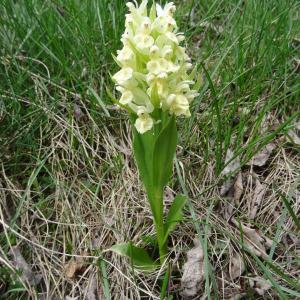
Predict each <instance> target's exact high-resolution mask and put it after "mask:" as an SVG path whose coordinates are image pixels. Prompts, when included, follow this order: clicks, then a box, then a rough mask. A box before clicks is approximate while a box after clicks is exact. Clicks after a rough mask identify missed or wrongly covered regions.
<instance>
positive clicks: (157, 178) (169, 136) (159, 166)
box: [153, 116, 177, 190]
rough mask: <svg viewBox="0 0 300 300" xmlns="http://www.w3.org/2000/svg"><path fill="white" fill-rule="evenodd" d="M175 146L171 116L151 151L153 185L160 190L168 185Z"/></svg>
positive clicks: (174, 126)
mask: <svg viewBox="0 0 300 300" xmlns="http://www.w3.org/2000/svg"><path fill="white" fill-rule="evenodd" d="M176 145H177V128H176V121H175V117H174V116H171V117H169V118H168V121H167V123H166V125H165V127H164V128H163V129H162V130H161V132H160V133H159V135H158V137H157V139H156V141H155V145H154V149H153V185H154V187H155V188H158V189H159V190H162V189H163V188H164V187H165V186H166V185H167V183H168V181H169V179H170V176H171V173H172V169H173V159H174V155H175V151H176Z"/></svg>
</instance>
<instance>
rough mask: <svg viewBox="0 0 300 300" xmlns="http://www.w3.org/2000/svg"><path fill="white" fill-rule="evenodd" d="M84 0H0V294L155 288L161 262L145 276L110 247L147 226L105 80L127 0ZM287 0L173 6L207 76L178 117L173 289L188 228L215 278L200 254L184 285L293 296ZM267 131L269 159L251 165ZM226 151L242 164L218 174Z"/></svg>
mask: <svg viewBox="0 0 300 300" xmlns="http://www.w3.org/2000/svg"><path fill="white" fill-rule="evenodd" d="M58 2H59V1H58ZM91 2H92V4H93V5H91V6H88V7H86V5H85V4H84V3H83V2H82V1H77V0H72V1H71V0H68V1H66V4H65V6H64V5H62V3H60V4H61V5H60V4H59V3H58V4H56V3H54V2H53V1H40V2H39V1H36V0H33V3H34V5H30V3H29V2H28V3H27V2H26V1H23V2H22V1H10V0H4V4H3V6H1V5H2V4H0V7H1V8H2V7H3V9H4V11H5V14H3V16H0V20H1V21H2V22H3V24H4V26H2V27H1V28H0V37H1V41H3V45H4V46H3V50H2V49H0V126H1V130H0V223H1V224H0V266H1V268H0V299H51V300H52V299H66V300H71V299H78V300H79V299H87V300H94V299H97V300H98V299H101V300H102V299H105V300H108V299H122V300H123V299H134V300H135V299H160V292H161V291H160V286H161V283H162V279H163V276H164V273H165V271H166V268H167V266H163V267H162V268H161V269H160V270H156V271H155V272H153V273H149V274H143V273H141V272H138V271H137V270H133V268H132V266H131V264H130V261H128V260H127V259H126V258H123V257H120V256H117V255H116V254H113V253H112V252H110V251H106V250H108V249H109V248H110V247H111V246H112V245H114V244H116V243H120V242H128V241H130V240H131V241H132V242H133V243H134V244H136V245H143V246H146V247H148V250H153V247H152V245H151V242H149V236H150V237H151V236H152V237H153V235H154V234H155V230H154V228H153V222H152V215H151V212H150V208H149V204H148V202H147V199H146V195H145V192H144V190H143V187H142V185H141V181H140V180H139V177H138V173H137V169H136V165H135V162H134V158H133V156H132V150H131V144H132V141H131V126H130V124H129V122H128V120H127V116H126V114H125V113H124V112H123V111H120V110H117V109H116V108H115V107H113V106H111V105H110V104H111V103H109V100H108V97H107V95H106V93H105V87H106V86H108V87H110V86H112V83H111V81H110V79H109V76H108V73H109V72H111V73H112V72H113V70H114V68H115V65H114V63H113V60H112V58H111V55H110V52H111V51H112V52H114V53H115V51H116V49H117V48H118V47H119V44H118V43H119V40H118V39H119V37H120V34H121V32H122V30H123V24H124V19H123V17H124V10H125V6H124V3H123V2H124V1H123V0H114V1H110V0H101V1H91ZM292 2H293V1H291V3H289V1H285V0H282V1H281V0H280V1H279V0H278V1H277V0H276V1H256V0H253V1H235V0H230V1H227V0H226V1H205V0H203V1H201V5H199V3H197V1H193V0H185V1H184V5H179V6H178V15H177V19H178V24H179V26H180V28H182V30H185V31H186V33H187V37H188V40H187V43H188V45H189V46H190V47H189V48H190V49H189V50H190V52H191V55H192V57H193V61H195V62H197V63H198V64H199V65H200V66H201V68H200V70H201V72H203V74H204V75H203V84H202V87H201V89H200V94H201V95H200V97H199V98H198V99H196V101H195V102H194V103H193V107H192V111H193V114H192V117H191V118H190V119H189V120H186V121H183V120H179V121H178V129H179V135H180V143H179V146H178V147H177V158H176V160H175V165H174V176H173V178H172V181H171V183H170V185H169V186H168V188H167V190H166V193H165V206H166V208H168V207H169V206H170V204H171V202H172V199H173V196H174V195H175V194H177V193H182V192H184V193H186V194H188V196H189V198H190V201H189V203H188V205H187V206H186V208H185V214H184V216H185V220H184V222H182V223H181V224H180V225H179V226H178V227H177V228H176V230H175V231H174V233H173V234H172V236H171V238H170V241H169V250H170V254H169V261H170V266H171V269H172V277H171V279H170V281H169V285H168V293H169V295H170V296H171V295H172V296H173V299H183V297H182V296H181V295H180V292H181V282H180V280H181V277H182V273H183V265H184V263H185V261H186V253H187V251H188V250H190V249H191V248H192V247H193V241H194V238H195V236H197V238H200V239H201V240H202V241H203V242H204V244H207V247H206V248H205V247H203V248H204V252H205V257H206V258H207V259H208V260H209V263H210V265H211V270H212V275H214V276H212V275H211V274H209V266H208V265H209V264H207V265H205V274H206V275H205V278H204V279H203V282H202V285H201V290H200V291H199V292H198V295H196V296H195V297H194V299H206V298H208V299H217V296H218V297H219V298H220V299H228V300H229V299H279V298H282V295H281V294H280V293H279V291H281V292H284V293H286V294H287V295H288V296H289V297H290V298H291V299H297V298H300V296H299V295H300V294H299V291H300V289H299V284H298V283H297V282H299V278H300V273H299V272H300V271H299V270H300V268H299V255H300V240H299V229H298V228H297V222H296V221H295V219H293V216H296V218H299V216H300V177H299V170H300V156H299V145H297V143H296V140H295V137H298V139H299V136H300V135H299V132H297V131H296V130H295V129H293V130H294V131H293V135H291V134H288V133H289V132H290V131H289V130H290V129H291V128H292V126H293V124H294V122H295V121H297V120H298V119H299V111H300V110H299V109H300V108H299V91H300V89H299V68H298V67H299V66H295V61H297V59H298V57H297V55H298V54H297V53H299V38H297V34H298V35H299V30H298V29H297V28H300V27H299V26H297V24H298V23H299V22H298V23H297V18H298V17H299V16H298V14H299V12H298V8H299V5H298V4H297V3H296V1H295V3H294V2H293V3H292ZM26 3H27V4H26ZM26 5H27V6H26ZM25 8H26V9H25ZM1 17H2V19H1ZM15 17H16V19H15ZM298 19H299V18H298ZM36 20H38V21H39V22H40V23H39V26H36V25H37V23H36V22H37V21H36ZM87 20H88V21H91V22H90V23H89V22H87ZM17 21H18V22H19V23H16V22H17ZM1 24H2V23H1ZM16 24H17V25H16ZM3 28H4V29H3ZM99 32H100V33H101V34H100V33H99ZM57 33H59V34H57ZM271 33H272V34H271ZM1 41H0V42H1ZM62 41H64V43H62ZM70 45H71V46H72V47H71V46H70ZM70 48H72V49H71V50H72V51H70ZM297 51H298V52H297ZM108 71H109V72H108ZM91 91H95V93H96V95H99V99H98V98H97V97H94V95H93V93H92V92H91ZM101 101H103V103H102V102H101ZM103 105H105V107H106V108H107V112H106V111H105V110H104V109H103ZM297 118H298V119H297ZM298 121H299V120H298ZM297 134H298V135H297ZM288 135H289V136H290V137H288ZM293 139H294V143H293ZM272 143H273V144H274V143H275V147H274V149H273V151H272V153H269V155H268V157H267V158H268V159H267V161H266V162H265V163H264V164H263V165H262V166H260V167H259V166H255V165H253V163H252V162H251V159H252V158H253V156H255V155H256V154H257V152H258V153H260V152H261V151H262V150H263V149H264V147H265V145H270V144H272ZM228 149H231V150H232V152H233V153H234V156H235V157H234V158H233V161H235V160H236V159H237V158H238V159H239V161H240V163H238V168H237V169H235V170H232V172H230V173H227V174H224V165H226V153H227V152H228ZM229 165H230V162H229V164H228V166H229ZM225 169H226V167H225ZM222 170H223V171H222ZM224 182H225V183H226V182H227V183H230V185H229V188H228V191H227V192H226V193H223V194H222V193H221V192H220V191H221V187H222V186H223V185H224ZM259 195H260V196H259ZM282 195H284V196H285V197H286V199H287V203H289V205H288V206H287V204H286V203H285V202H284V199H283V198H282ZM297 230H298V231H297ZM199 233H200V236H199ZM246 233H248V236H247V234H246ZM147 238H148V239H147ZM251 238H252V240H251ZM255 239H258V240H259V243H260V244H255V242H253V241H255ZM202 246H203V245H202ZM14 253H15V255H14ZM16 253H17V254H16ZM18 253H19V254H18ZM237 266H241V268H242V269H243V270H242V272H240V273H241V274H240V273H239V268H237ZM20 269H23V272H22V271H20ZM213 277H214V278H213ZM257 278H259V279H260V280H265V281H268V280H269V281H268V284H269V283H270V287H269V286H267V285H266V284H265V285H264V284H262V283H260V282H259V280H258V279H257ZM270 278H271V281H272V280H273V282H270ZM208 279H209V281H208ZM213 279H215V288H214V284H213ZM214 289H216V291H215V290H214ZM214 293H215V295H214ZM216 294H218V295H216ZM260 294H261V295H260ZM170 299H171V298H168V300H170Z"/></svg>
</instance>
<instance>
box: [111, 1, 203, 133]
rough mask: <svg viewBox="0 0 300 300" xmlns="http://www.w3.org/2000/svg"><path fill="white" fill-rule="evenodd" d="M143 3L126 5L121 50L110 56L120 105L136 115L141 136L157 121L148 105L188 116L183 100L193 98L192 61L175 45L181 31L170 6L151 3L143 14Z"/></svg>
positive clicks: (180, 38)
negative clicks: (115, 66)
mask: <svg viewBox="0 0 300 300" xmlns="http://www.w3.org/2000/svg"><path fill="white" fill-rule="evenodd" d="M147 2H148V1H147V0H143V1H142V3H141V4H140V6H137V5H135V4H134V3H131V2H129V3H127V4H126V5H127V7H128V8H129V13H128V14H127V15H126V21H125V32H124V34H123V35H122V38H121V41H122V43H123V48H122V49H121V50H119V51H118V52H117V57H116V59H117V61H118V63H119V65H120V66H121V70H120V71H119V72H117V73H116V74H115V75H114V76H113V77H112V78H113V80H114V81H115V82H116V89H117V90H118V91H119V92H120V93H121V97H120V100H119V102H120V105H122V106H123V107H125V108H126V107H128V109H130V112H132V113H134V114H136V116H137V118H136V122H135V127H136V129H137V130H138V132H140V133H141V134H142V133H145V132H146V131H148V130H151V129H152V127H153V125H154V123H155V122H156V121H159V120H156V119H154V117H153V115H154V114H152V113H153V111H154V109H162V110H163V111H167V112H169V113H170V114H174V115H175V116H185V117H189V116H190V109H189V104H190V103H191V101H193V99H194V98H195V97H196V96H198V93H197V91H195V90H193V89H191V86H193V85H194V81H192V80H190V78H189V75H188V74H189V70H190V69H191V67H192V64H191V63H190V61H191V60H190V58H189V56H188V55H187V53H186V49H185V47H183V46H182V45H180V43H182V41H183V40H184V35H183V34H182V33H178V32H177V24H176V21H175V19H174V17H173V15H174V12H175V10H176V8H175V5H174V4H173V3H172V2H171V3H168V4H166V5H165V6H164V7H161V6H160V5H158V4H157V5H156V6H155V7H152V10H151V11H152V13H151V15H149V14H148V11H147ZM153 8H155V9H154V10H153ZM155 11H156V15H154V14H153V12H155Z"/></svg>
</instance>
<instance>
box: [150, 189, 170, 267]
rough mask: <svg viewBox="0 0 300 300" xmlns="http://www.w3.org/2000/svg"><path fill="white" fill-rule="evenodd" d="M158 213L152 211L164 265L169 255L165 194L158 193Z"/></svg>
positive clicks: (156, 206)
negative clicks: (166, 238) (165, 221)
mask: <svg viewBox="0 0 300 300" xmlns="http://www.w3.org/2000/svg"><path fill="white" fill-rule="evenodd" d="M155 204H156V205H155V208H156V211H152V213H153V215H154V225H155V229H156V234H157V243H158V249H159V259H160V263H161V264H163V263H164V261H165V258H166V255H167V243H166V242H165V241H164V240H165V228H164V210H163V208H164V206H163V205H164V204H163V193H162V192H160V193H157V194H156V197H155Z"/></svg>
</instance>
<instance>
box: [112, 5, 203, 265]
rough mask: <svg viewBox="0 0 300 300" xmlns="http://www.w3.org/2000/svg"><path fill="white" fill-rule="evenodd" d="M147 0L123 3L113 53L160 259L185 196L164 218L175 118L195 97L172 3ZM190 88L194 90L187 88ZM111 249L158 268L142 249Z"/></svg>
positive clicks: (184, 112) (192, 74) (127, 246)
mask: <svg viewBox="0 0 300 300" xmlns="http://www.w3.org/2000/svg"><path fill="white" fill-rule="evenodd" d="M147 2H148V1H147V0H143V1H142V2H141V4H140V5H139V6H138V5H137V3H135V4H134V3H131V2H129V3H127V4H126V5H127V7H128V8H129V13H128V14H127V15H126V22H125V32H124V34H123V35H122V38H121V41H122V43H123V48H122V49H121V50H119V51H118V52H117V56H116V57H114V59H115V61H116V63H117V64H118V65H119V66H120V68H121V69H120V70H119V71H118V72H117V73H116V74H114V75H113V76H112V79H113V81H114V82H115V84H116V90H117V91H119V92H120V93H121V96H120V98H119V100H115V102H116V103H117V105H119V106H120V107H122V108H123V109H125V110H127V111H128V113H129V114H130V118H131V121H132V123H133V124H134V128H133V150H134V156H135V159H136V163H137V166H138V170H139V174H140V178H141V180H142V182H143V184H144V186H145V189H146V192H147V196H148V200H149V203H150V207H151V211H152V214H153V221H154V225H155V228H156V240H157V244H158V249H159V259H160V263H163V262H164V261H165V258H166V255H167V241H168V237H169V235H170V233H171V232H172V231H173V230H174V228H175V226H176V225H177V223H178V222H179V221H180V220H181V219H182V209H183V207H184V205H185V203H186V200H187V199H186V197H185V196H183V195H177V196H176V197H175V199H174V200H173V203H172V206H171V208H170V209H169V212H168V214H167V215H166V217H165V216H164V201H163V194H164V189H165V187H166V185H167V184H168V182H169V179H170V177H171V174H172V168H173V159H174V155H175V151H176V145H177V128H176V117H179V116H183V117H189V116H190V115H191V113H190V109H189V106H190V103H191V101H193V99H194V98H195V97H196V96H197V95H198V93H197V89H198V88H197V84H195V82H194V77H195V71H196V68H194V69H193V70H192V71H191V69H192V64H191V62H190V61H191V60H190V58H189V56H188V55H187V53H186V49H185V47H183V46H181V43H182V42H183V41H184V35H183V34H182V33H180V32H179V31H178V28H177V24H176V21H175V19H174V17H173V14H174V12H175V9H176V8H175V6H174V4H173V3H172V2H171V3H168V4H166V5H165V6H164V7H161V6H160V5H158V4H156V5H155V4H153V5H152V7H151V9H150V11H149V14H148V9H147V4H148V3H147ZM192 86H193V88H191V87H192ZM111 250H113V251H115V252H117V253H119V254H122V255H127V256H129V257H131V259H132V262H133V264H134V265H135V266H136V267H141V268H144V269H146V268H150V269H151V268H152V267H155V266H157V263H155V262H154V261H153V260H152V258H151V257H150V255H149V254H148V253H147V252H146V250H144V249H142V248H139V247H136V246H134V245H132V244H131V243H128V244H119V245H115V246H113V247H112V248H111Z"/></svg>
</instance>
